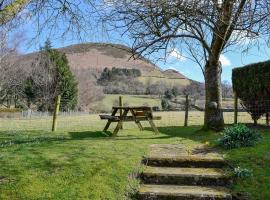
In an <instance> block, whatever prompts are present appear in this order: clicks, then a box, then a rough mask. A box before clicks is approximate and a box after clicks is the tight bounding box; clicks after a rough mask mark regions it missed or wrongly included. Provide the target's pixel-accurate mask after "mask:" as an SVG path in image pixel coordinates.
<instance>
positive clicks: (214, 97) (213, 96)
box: [204, 58, 224, 131]
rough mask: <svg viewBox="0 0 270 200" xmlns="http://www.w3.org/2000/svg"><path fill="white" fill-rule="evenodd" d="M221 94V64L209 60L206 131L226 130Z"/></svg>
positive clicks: (206, 92)
mask: <svg viewBox="0 0 270 200" xmlns="http://www.w3.org/2000/svg"><path fill="white" fill-rule="evenodd" d="M221 93H222V92H221V63H220V62H219V61H218V59H215V58H209V60H208V62H207V63H206V65H205V97H206V101H205V113H204V129H206V130H209V129H211V130H215V131H221V130H223V128H224V119H223V113H222V109H221V104H222V94H221Z"/></svg>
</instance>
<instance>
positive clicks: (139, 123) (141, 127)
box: [130, 109, 143, 131]
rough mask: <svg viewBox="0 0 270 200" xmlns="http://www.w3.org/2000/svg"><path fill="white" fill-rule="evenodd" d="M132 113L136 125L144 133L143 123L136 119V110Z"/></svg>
mask: <svg viewBox="0 0 270 200" xmlns="http://www.w3.org/2000/svg"><path fill="white" fill-rule="evenodd" d="M130 112H131V114H132V116H133V117H134V120H135V123H136V124H137V126H138V127H139V129H140V131H143V126H142V124H141V122H140V121H139V120H137V119H136V114H135V112H134V110H132V109H131V110H130Z"/></svg>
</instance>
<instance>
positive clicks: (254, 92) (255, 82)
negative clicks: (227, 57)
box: [232, 60, 270, 122]
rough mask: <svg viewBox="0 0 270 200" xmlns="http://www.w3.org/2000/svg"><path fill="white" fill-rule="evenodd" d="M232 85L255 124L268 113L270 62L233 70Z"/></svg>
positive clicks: (269, 110)
mask: <svg viewBox="0 0 270 200" xmlns="http://www.w3.org/2000/svg"><path fill="white" fill-rule="evenodd" d="M232 83H233V90H234V92H236V94H237V96H238V97H239V98H240V99H241V101H242V104H243V106H244V107H245V108H246V109H247V111H248V112H249V113H250V114H251V116H252V118H253V120H254V121H255V122H256V121H257V120H258V119H259V118H260V117H261V116H262V115H263V114H265V113H269V112H270V106H269V105H267V104H268V103H269V101H270V60H269V61H266V62H259V63H254V64H250V65H247V66H244V67H239V68H235V69H233V72H232Z"/></svg>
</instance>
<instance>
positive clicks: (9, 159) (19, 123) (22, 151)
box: [0, 112, 270, 200]
mask: <svg viewBox="0 0 270 200" xmlns="http://www.w3.org/2000/svg"><path fill="white" fill-rule="evenodd" d="M191 113H192V112H191ZM154 114H155V115H160V116H162V118H163V120H161V121H156V124H157V126H158V127H159V130H160V134H159V135H154V134H153V132H152V131H151V130H150V129H149V128H146V130H145V131H143V132H140V131H139V130H138V128H137V126H136V125H135V124H134V123H125V124H124V130H122V131H120V133H119V135H118V136H117V137H115V138H111V137H107V136H106V135H104V134H102V132H101V130H102V128H103V127H104V125H105V123H106V122H104V121H101V120H100V119H99V117H98V115H82V116H60V117H59V122H58V131H57V132H54V133H52V132H50V128H51V120H52V119H51V118H50V117H43V118H32V119H1V120H0V125H1V127H0V130H1V131H0V148H1V153H0V165H1V168H0V199H3V200H9V199H14V200H15V199H20V200H23V199H25V200H36V199H59V200H60V199H61V200H63V199H91V200H104V199H108V200H122V199H123V200H124V199H132V196H133V195H134V194H135V193H136V189H137V188H138V182H137V181H136V180H135V179H134V177H135V176H136V174H137V173H138V172H140V171H141V170H142V167H141V165H140V160H141V158H142V156H144V155H145V154H146V153H147V152H148V145H150V144H167V143H170V144H184V145H186V146H187V147H188V148H192V146H194V145H197V144H205V143H209V144H210V145H215V143H216V139H217V138H218V137H219V136H220V133H214V132H203V131H201V130H200V128H201V126H199V125H200V124H202V122H203V121H202V120H203V113H201V112H194V113H192V115H191V116H192V117H190V120H189V124H190V126H189V127H182V124H183V116H184V112H158V113H154ZM228 114H229V113H228ZM227 117H228V118H232V116H227ZM225 118H226V113H225ZM144 126H147V124H144ZM113 127H114V126H112V128H113ZM260 133H261V134H262V135H263V142H262V143H260V144H259V145H257V146H255V147H249V148H243V149H241V150H231V151H224V153H225V154H226V155H227V159H228V160H230V162H231V163H232V164H233V165H234V166H241V167H247V168H250V169H253V173H254V175H253V177H250V178H248V179H244V180H240V181H237V184H235V185H234V186H233V189H234V191H235V192H238V191H246V192H249V193H250V194H251V196H252V198H251V199H254V200H259V199H260V200H261V199H268V198H269V197H270V194H269V190H268V187H269V185H270V179H269V176H268V174H269V168H268V166H269V164H270V159H269V158H270V155H269V152H270V151H269V144H270V135H269V133H270V132H269V131H261V132H260ZM250 182H252V183H253V184H252V185H251V184H249V183H250Z"/></svg>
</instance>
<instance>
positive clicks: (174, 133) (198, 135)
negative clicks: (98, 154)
mask: <svg viewBox="0 0 270 200" xmlns="http://www.w3.org/2000/svg"><path fill="white" fill-rule="evenodd" d="M158 129H159V132H160V134H158V135H155V133H154V132H153V135H149V133H148V134H147V135H146V134H144V133H143V132H141V133H142V134H141V135H140V133H139V134H136V135H133V134H132V133H131V134H127V135H125V134H121V133H119V134H118V135H117V136H116V137H110V136H111V133H110V132H107V134H108V135H105V133H103V132H101V131H84V132H69V135H70V136H71V139H73V140H84V139H107V140H110V139H112V140H160V139H170V138H186V139H190V140H194V141H198V142H213V141H215V140H216V138H217V137H218V136H219V133H215V132H212V131H207V132H206V131H202V130H201V126H189V127H183V126H168V127H158ZM145 130H146V131H152V129H151V128H148V127H147V128H145ZM138 132H139V130H138ZM122 133H125V130H122Z"/></svg>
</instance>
